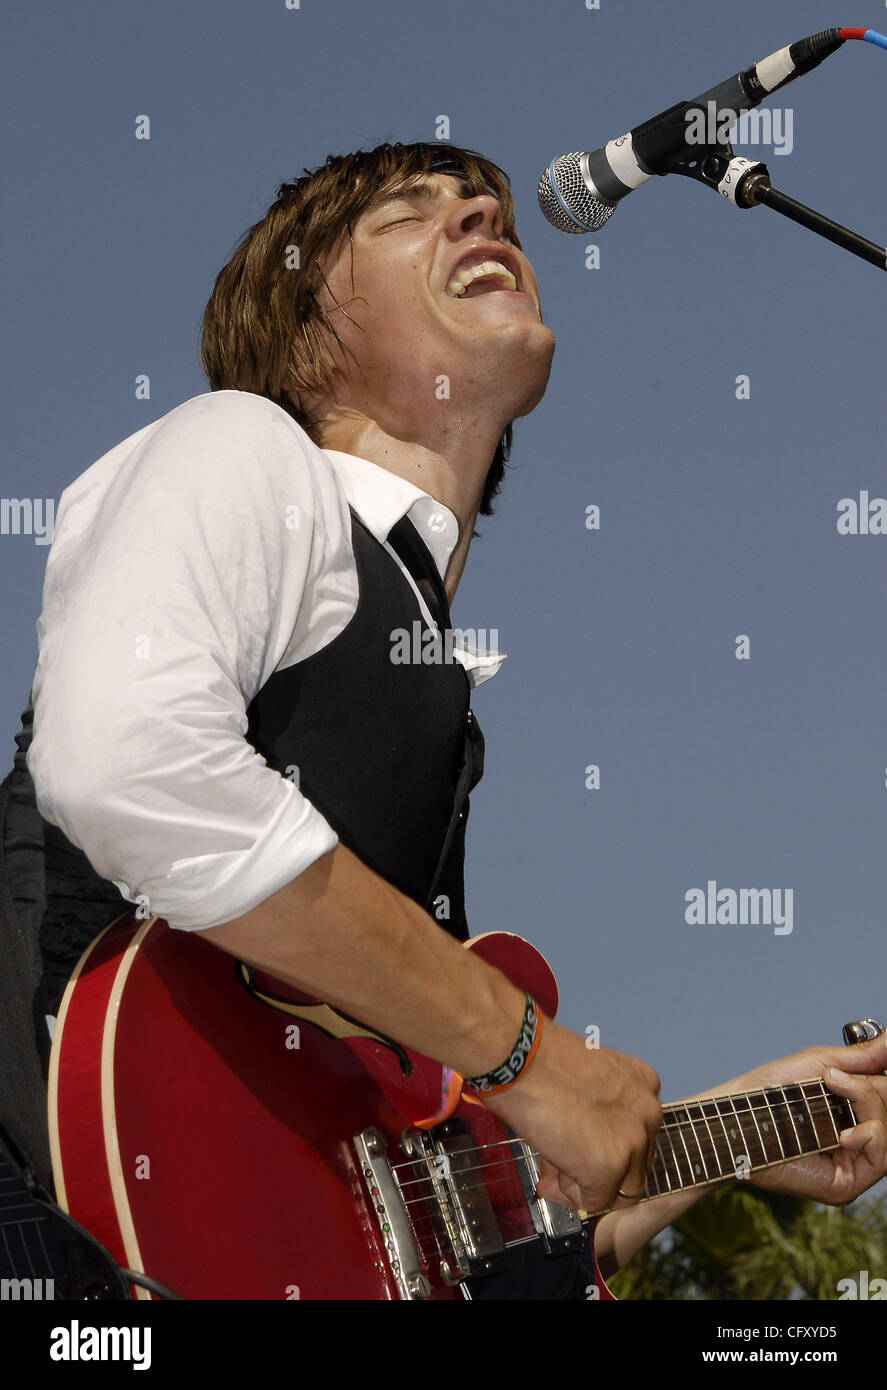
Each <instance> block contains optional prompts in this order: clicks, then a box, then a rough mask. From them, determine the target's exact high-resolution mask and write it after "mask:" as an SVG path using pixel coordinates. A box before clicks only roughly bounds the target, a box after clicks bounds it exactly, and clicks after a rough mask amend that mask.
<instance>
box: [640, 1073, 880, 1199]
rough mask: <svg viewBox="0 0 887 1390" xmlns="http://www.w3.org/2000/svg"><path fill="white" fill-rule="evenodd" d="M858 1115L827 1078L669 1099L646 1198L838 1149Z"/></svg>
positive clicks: (651, 1166)
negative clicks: (705, 1096) (671, 1102)
mask: <svg viewBox="0 0 887 1390" xmlns="http://www.w3.org/2000/svg"><path fill="white" fill-rule="evenodd" d="M854 1123H855V1118H854V1115H853V1110H852V1108H851V1106H850V1103H849V1101H847V1100H845V1099H844V1098H843V1097H842V1096H836V1095H834V1094H833V1093H832V1092H831V1091H829V1090H828V1089H827V1088H826V1085H825V1082H824V1081H822V1080H821V1079H817V1080H814V1081H797V1082H794V1083H793V1084H791V1085H788V1086H770V1087H768V1088H767V1089H766V1090H761V1091H743V1092H741V1093H738V1094H736V1095H729V1096H713V1097H712V1098H711V1099H710V1100H695V1101H681V1102H678V1103H677V1104H674V1105H666V1106H664V1107H663V1122H662V1128H661V1130H660V1132H659V1134H658V1136H657V1139H656V1148H655V1152H654V1156H653V1162H652V1164H651V1165H650V1168H649V1171H648V1173H647V1183H646V1189H645V1192H644V1196H643V1198H642V1199H641V1200H643V1201H646V1200H648V1199H649V1198H651V1197H661V1196H663V1195H664V1194H666V1193H668V1192H681V1191H684V1190H685V1189H687V1188H691V1187H702V1186H704V1185H705V1184H706V1183H710V1182H715V1181H717V1179H719V1178H744V1177H748V1175H749V1174H750V1173H754V1172H757V1171H758V1170H759V1169H761V1168H770V1167H772V1166H773V1165H774V1164H776V1163H784V1162H785V1161H786V1160H788V1159H792V1158H799V1157H801V1155H803V1154H813V1153H824V1152H826V1151H827V1150H829V1149H836V1148H837V1147H838V1145H839V1142H840V1140H839V1137H838V1136H839V1135H840V1132H841V1130H843V1129H847V1128H849V1127H850V1126H851V1125H853V1124H854Z"/></svg>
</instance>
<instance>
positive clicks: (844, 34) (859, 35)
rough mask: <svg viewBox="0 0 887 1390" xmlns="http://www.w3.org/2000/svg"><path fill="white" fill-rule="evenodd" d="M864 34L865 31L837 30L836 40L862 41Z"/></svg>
mask: <svg viewBox="0 0 887 1390" xmlns="http://www.w3.org/2000/svg"><path fill="white" fill-rule="evenodd" d="M865 34H866V31H865V29H839V30H838V38H839V39H864V38H865Z"/></svg>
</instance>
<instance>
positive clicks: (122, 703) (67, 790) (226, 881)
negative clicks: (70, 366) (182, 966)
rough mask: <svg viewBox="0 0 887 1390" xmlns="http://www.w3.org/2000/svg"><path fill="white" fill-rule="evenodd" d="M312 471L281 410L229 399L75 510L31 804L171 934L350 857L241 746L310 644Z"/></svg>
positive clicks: (164, 429) (61, 539) (319, 496)
mask: <svg viewBox="0 0 887 1390" xmlns="http://www.w3.org/2000/svg"><path fill="white" fill-rule="evenodd" d="M127 445H128V446H129V447H128V449H127ZM318 459H319V451H317V450H316V449H314V448H313V446H312V445H311V444H310V441H309V440H308V438H307V436H306V435H305V434H304V432H302V431H301V430H300V429H299V427H298V426H297V425H296V423H295V421H292V420H291V419H290V418H289V417H288V416H287V415H286V414H285V412H283V411H282V410H280V409H279V408H277V407H275V406H273V405H272V404H271V403H270V402H267V401H265V400H263V399H262V398H260V397H253V396H250V395H248V394H246V393H243V392H220V393H217V394H213V395H211V396H209V395H208V396H201V397H197V398H195V399H194V400H193V401H189V402H187V403H186V404H185V405H184V406H181V407H179V409H178V410H175V411H173V412H171V414H170V415H167V416H165V417H164V418H163V420H161V421H159V422H157V424H156V425H154V426H149V427H148V428H147V429H146V430H143V431H141V432H140V433H139V435H137V436H135V437H134V440H131V441H127V442H126V444H125V445H121V446H118V449H117V450H112V451H111V453H110V454H109V455H106V456H105V457H104V458H103V459H100V460H99V462H98V463H97V464H95V465H93V468H92V469H89V470H87V472H86V473H85V474H84V475H83V476H82V477H81V478H79V479H78V480H77V482H76V483H75V484H73V485H72V486H71V488H69V489H67V490H66V492H65V493H64V494H63V495H62V499H61V503H60V507H59V511H58V517H57V523H56V528H55V536H54V540H53V545H52V549H51V551H50V553H49V557H48V561H47V569H46V578H45V583H44V591H43V609H42V613H41V616H40V620H39V622H38V625H37V632H38V663H37V671H36V675H35V681H34V688H33V694H34V739H33V742H32V745H31V748H30V752H29V755H28V766H29V769H30V771H31V775H32V777H33V780H34V786H35V791H36V796H37V805H38V808H39V810H40V812H41V814H42V815H43V816H44V817H45V818H46V819H47V820H49V821H51V822H52V823H53V824H55V825H58V826H59V827H60V828H61V829H62V830H63V831H64V833H65V835H67V837H68V838H69V839H70V840H71V841H72V842H73V843H74V844H75V845H77V846H78V847H79V848H80V849H82V850H83V852H84V853H85V854H86V856H87V858H88V859H89V860H90V862H91V863H92V865H93V867H94V868H95V869H96V870H97V872H98V873H100V874H101V875H102V876H103V877H104V878H106V879H108V880H110V881H111V882H113V883H115V884H116V886H117V887H118V888H119V889H120V891H121V892H122V893H123V895H124V897H126V898H127V899H129V901H131V902H142V903H144V904H145V905H146V906H147V908H148V909H149V911H150V912H151V913H152V914H157V915H158V916H161V917H165V918H166V919H167V921H168V922H169V923H170V925H171V926H173V927H179V928H185V929H193V928H206V927H212V926H217V925H219V924H220V923H222V922H227V921H231V920H232V919H233V918H235V917H238V916H240V915H241V914H242V913H244V912H247V911H249V910H250V909H251V908H253V907H255V906H256V905H257V904H258V903H260V902H262V901H263V900H264V899H265V898H267V897H268V896H269V895H270V894H271V893H273V892H275V891H276V890H277V889H278V888H281V887H282V886H283V885H284V884H285V883H287V882H289V881H290V880H291V879H293V878H295V877H296V876H297V875H298V874H300V873H302V872H303V871H304V870H305V869H306V868H307V867H308V866H309V865H310V864H312V863H313V862H314V861H315V860H316V859H318V858H319V857H320V856H321V855H322V854H325V853H327V851H329V850H331V849H333V848H334V846H335V845H336V843H337V836H336V834H335V832H334V831H333V829H332V828H331V827H330V825H329V824H328V822H327V821H326V820H325V818H324V817H323V816H322V815H321V814H320V812H319V811H318V810H317V809H316V808H315V807H314V806H313V805H312V804H311V803H310V802H309V801H308V800H307V798H306V797H305V796H304V795H302V793H301V792H300V791H299V789H298V785H297V782H296V781H294V780H290V778H289V777H287V776H282V775H281V774H280V773H278V772H277V771H276V770H274V769H272V768H269V767H268V765H267V764H266V762H265V760H264V759H263V758H262V757H261V756H260V755H259V754H258V753H257V752H256V751H255V750H254V749H253V747H252V746H251V744H250V743H249V742H248V741H247V739H246V733H247V708H248V706H249V703H250V701H251V700H252V698H253V696H254V695H255V694H256V693H257V691H258V690H259V689H261V687H262V685H263V684H264V683H265V681H266V680H267V679H268V677H269V676H270V675H271V674H272V673H273V671H274V670H276V669H277V667H278V665H279V664H281V662H283V663H284V664H286V663H288V662H289V661H291V660H293V659H296V658H297V657H298V654H299V646H300V642H301V643H302V644H303V645H304V644H305V643H306V642H307V641H308V638H307V636H306V631H307V629H306V626H305V624H306V616H305V614H306V610H311V609H312V606H314V607H316V605H317V598H316V595H315V594H314V592H313V587H312V586H313V585H314V583H315V580H316V579H317V578H318V576H319V575H320V576H322V573H323V565H324V560H325V555H326V550H327V547H328V546H329V544H330V543H331V541H330V537H329V535H328V534H327V532H326V531H325V528H324V517H325V513H326V511H328V510H329V497H328V496H327V495H326V493H325V491H324V488H325V486H326V483H325V480H324V479H323V477H319V475H318Z"/></svg>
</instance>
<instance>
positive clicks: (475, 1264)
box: [401, 1118, 505, 1283]
mask: <svg viewBox="0 0 887 1390" xmlns="http://www.w3.org/2000/svg"><path fill="white" fill-rule="evenodd" d="M401 1143H402V1145H403V1148H404V1151H405V1152H406V1153H408V1154H410V1155H411V1156H412V1157H413V1158H414V1159H415V1160H416V1168H417V1169H421V1170H422V1172H423V1180H424V1181H423V1185H424V1186H425V1188H426V1192H427V1196H428V1198H429V1199H431V1200H432V1201H433V1203H434V1206H435V1208H436V1210H437V1211H439V1214H440V1222H439V1232H440V1235H442V1236H443V1237H444V1241H445V1246H444V1251H443V1258H442V1260H441V1273H442V1276H443V1278H444V1280H445V1281H446V1282H447V1283H456V1282H458V1281H459V1280H461V1279H464V1278H465V1277H466V1275H469V1274H493V1273H495V1271H496V1269H497V1268H498V1267H499V1265H500V1264H501V1259H500V1257H501V1255H502V1254H503V1252H504V1250H505V1241H504V1239H503V1236H502V1232H501V1230H500V1229H499V1222H498V1221H497V1219H496V1213H495V1211H494V1209H493V1204H492V1202H491V1201H490V1196H489V1193H488V1192H487V1188H486V1184H485V1183H484V1180H483V1177H482V1173H481V1169H482V1164H481V1162H480V1161H479V1158H478V1150H477V1148H476V1146H475V1143H474V1140H473V1138H472V1136H471V1135H470V1134H469V1132H468V1130H467V1129H466V1127H465V1125H464V1124H463V1123H462V1121H461V1120H457V1119H453V1118H450V1119H449V1120H445V1121H444V1123H443V1124H440V1125H437V1126H436V1127H435V1128H434V1129H433V1130H424V1129H410V1130H407V1131H406V1133H405V1134H404V1135H403V1137H402V1139H401ZM447 1247H448V1249H447Z"/></svg>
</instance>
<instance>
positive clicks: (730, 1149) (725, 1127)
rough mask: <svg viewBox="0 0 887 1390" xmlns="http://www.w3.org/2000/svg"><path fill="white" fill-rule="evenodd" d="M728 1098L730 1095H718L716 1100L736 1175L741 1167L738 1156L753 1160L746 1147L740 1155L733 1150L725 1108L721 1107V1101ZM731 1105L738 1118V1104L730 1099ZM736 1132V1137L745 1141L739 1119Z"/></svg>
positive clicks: (725, 1140)
mask: <svg viewBox="0 0 887 1390" xmlns="http://www.w3.org/2000/svg"><path fill="white" fill-rule="evenodd" d="M727 1099H729V1097H727V1096H718V1097H717V1101H716V1109H717V1112H718V1119H719V1120H720V1122H721V1129H722V1130H723V1131H724V1143H725V1144H726V1145H727V1152H728V1153H729V1155H730V1162H731V1163H732V1165H733V1176H734V1177H736V1176H737V1174H738V1172H739V1169H738V1168H737V1166H736V1160H737V1158H743V1157H745V1158H748V1159H749V1162H751V1159H750V1157H749V1155H748V1154H746V1152H745V1148H744V1147H742V1148H741V1149H740V1151H739V1154H738V1155H737V1154H736V1153H735V1152H734V1150H733V1144H732V1142H731V1140H730V1135H729V1133H728V1132H727V1121H726V1120H725V1119H724V1112H723V1110H722V1109H721V1105H720V1102H721V1101H722V1100H727ZM730 1105H731V1108H732V1110H733V1118H734V1119H736V1106H735V1105H734V1104H733V1102H732V1101H730ZM735 1133H736V1137H737V1140H738V1142H739V1143H740V1144H742V1143H743V1140H744V1138H745V1136H744V1134H743V1132H742V1125H741V1124H739V1123H738V1121H737V1124H736V1130H735Z"/></svg>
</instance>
